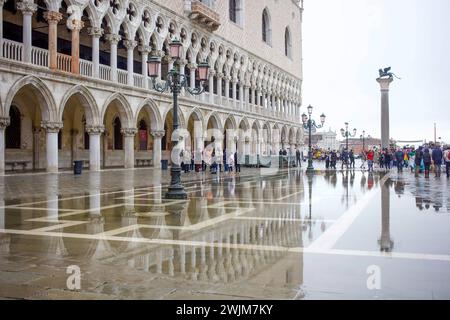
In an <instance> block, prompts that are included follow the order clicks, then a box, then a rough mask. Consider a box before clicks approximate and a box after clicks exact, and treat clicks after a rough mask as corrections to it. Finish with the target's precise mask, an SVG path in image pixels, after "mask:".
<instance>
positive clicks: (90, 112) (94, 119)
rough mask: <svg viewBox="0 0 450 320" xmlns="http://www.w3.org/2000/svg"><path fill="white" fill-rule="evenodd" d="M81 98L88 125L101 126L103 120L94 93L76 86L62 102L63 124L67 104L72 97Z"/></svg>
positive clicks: (60, 110) (81, 86) (60, 118)
mask: <svg viewBox="0 0 450 320" xmlns="http://www.w3.org/2000/svg"><path fill="white" fill-rule="evenodd" d="M75 95H77V96H80V97H81V99H80V102H81V104H82V106H83V107H84V111H85V114H86V124H88V125H100V124H101V122H100V120H101V118H100V115H99V114H98V111H99V108H98V105H97V101H96V100H95V98H94V96H93V95H92V93H91V92H90V91H89V89H88V88H86V87H85V86H83V85H81V84H80V85H76V86H74V87H72V88H71V89H70V90H69V91H67V93H66V94H65V95H64V97H63V99H62V100H61V104H60V107H59V121H61V122H62V118H63V114H64V109H65V107H66V104H67V102H68V101H69V99H70V98H71V97H72V96H75Z"/></svg>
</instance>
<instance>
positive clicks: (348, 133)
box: [341, 122, 356, 151]
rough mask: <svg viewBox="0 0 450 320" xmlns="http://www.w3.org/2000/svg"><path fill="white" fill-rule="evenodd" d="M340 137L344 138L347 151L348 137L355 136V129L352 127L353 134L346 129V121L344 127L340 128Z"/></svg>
mask: <svg viewBox="0 0 450 320" xmlns="http://www.w3.org/2000/svg"><path fill="white" fill-rule="evenodd" d="M341 134H342V137H344V138H345V149H346V150H347V151H348V137H352V138H353V137H355V136H356V129H353V134H352V133H350V131H348V122H346V123H345V129H341Z"/></svg>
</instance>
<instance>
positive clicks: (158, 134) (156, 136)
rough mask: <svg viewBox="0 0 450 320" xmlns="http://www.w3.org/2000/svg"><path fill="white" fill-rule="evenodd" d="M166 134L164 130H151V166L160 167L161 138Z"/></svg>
mask: <svg viewBox="0 0 450 320" xmlns="http://www.w3.org/2000/svg"><path fill="white" fill-rule="evenodd" d="M165 134H166V132H165V131H152V136H153V167H154V168H157V169H160V168H161V139H162V138H163V137H164V135H165Z"/></svg>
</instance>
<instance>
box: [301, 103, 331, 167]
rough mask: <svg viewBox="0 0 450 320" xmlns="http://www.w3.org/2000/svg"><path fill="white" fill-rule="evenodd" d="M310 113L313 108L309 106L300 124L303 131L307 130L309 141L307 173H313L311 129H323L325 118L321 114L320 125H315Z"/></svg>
mask: <svg viewBox="0 0 450 320" xmlns="http://www.w3.org/2000/svg"><path fill="white" fill-rule="evenodd" d="M312 111H313V107H312V106H311V105H309V106H308V115H306V114H302V122H303V128H304V129H305V130H308V133H309V136H308V138H309V141H308V168H307V169H306V171H308V172H313V171H314V167H313V159H312V145H311V135H312V133H311V131H312V128H313V127H314V128H317V129H320V128H323V124H324V123H325V118H326V116H325V115H324V114H323V113H322V115H321V116H320V122H321V125H317V124H316V121H314V120H313V119H312V118H311V116H312Z"/></svg>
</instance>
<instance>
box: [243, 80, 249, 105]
mask: <svg viewBox="0 0 450 320" xmlns="http://www.w3.org/2000/svg"><path fill="white" fill-rule="evenodd" d="M249 88H250V86H249V85H248V84H244V94H243V95H242V105H243V106H245V105H248V93H249Z"/></svg>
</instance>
